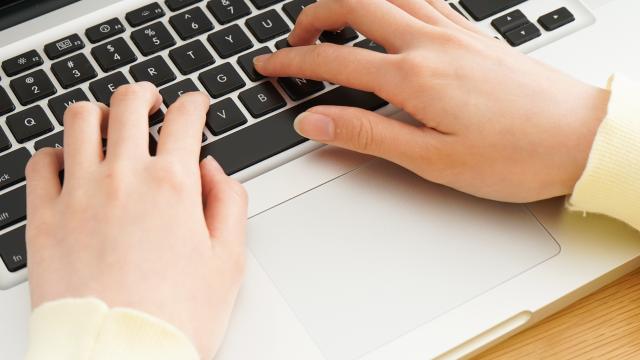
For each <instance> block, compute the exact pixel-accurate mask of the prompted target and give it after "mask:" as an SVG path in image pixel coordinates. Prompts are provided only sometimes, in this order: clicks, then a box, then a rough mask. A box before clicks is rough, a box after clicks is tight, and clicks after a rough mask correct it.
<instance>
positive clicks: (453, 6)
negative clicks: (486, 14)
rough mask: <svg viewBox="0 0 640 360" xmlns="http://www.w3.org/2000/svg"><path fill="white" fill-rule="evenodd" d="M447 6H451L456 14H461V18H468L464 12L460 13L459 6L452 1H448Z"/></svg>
mask: <svg viewBox="0 0 640 360" xmlns="http://www.w3.org/2000/svg"><path fill="white" fill-rule="evenodd" d="M449 6H451V8H452V9H453V10H454V11H455V12H457V13H458V14H460V15H462V17H463V18H465V19H467V20H469V18H467V16H466V15H465V14H463V13H462V10H460V8H459V7H458V6H457V5H456V4H454V3H449Z"/></svg>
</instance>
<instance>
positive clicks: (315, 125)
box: [293, 112, 335, 141]
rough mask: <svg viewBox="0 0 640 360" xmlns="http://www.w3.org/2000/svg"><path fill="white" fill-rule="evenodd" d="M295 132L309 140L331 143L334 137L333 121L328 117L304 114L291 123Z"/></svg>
mask: <svg viewBox="0 0 640 360" xmlns="http://www.w3.org/2000/svg"><path fill="white" fill-rule="evenodd" d="M293 127H294V128H295V129H296V131H297V132H298V133H299V134H300V135H302V136H304V137H307V138H309V139H312V140H318V141H331V140H333V139H334V137H335V126H334V124H333V119H331V118H330V117H328V116H325V115H321V114H316V113H311V112H305V113H302V114H300V115H298V117H297V118H296V120H295V121H294V122H293Z"/></svg>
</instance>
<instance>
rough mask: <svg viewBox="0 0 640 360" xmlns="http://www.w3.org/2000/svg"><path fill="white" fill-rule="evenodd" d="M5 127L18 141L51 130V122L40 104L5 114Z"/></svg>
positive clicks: (26, 139)
mask: <svg viewBox="0 0 640 360" xmlns="http://www.w3.org/2000/svg"><path fill="white" fill-rule="evenodd" d="M7 127H8V128H9V130H10V131H11V133H12V134H13V137H15V138H16V140H17V141H18V142H19V143H24V142H27V141H29V140H32V139H35V138H37V137H39V136H41V135H44V134H46V133H48V132H50V131H52V130H53V124H52V123H51V121H50V120H49V117H48V116H47V114H46V113H45V112H44V110H43V109H42V107H41V106H40V105H36V106H33V107H30V108H28V109H26V110H22V111H20V112H17V113H15V114H13V115H9V116H7Z"/></svg>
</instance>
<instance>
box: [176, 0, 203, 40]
mask: <svg viewBox="0 0 640 360" xmlns="http://www.w3.org/2000/svg"><path fill="white" fill-rule="evenodd" d="M169 23H171V26H173V29H174V30H175V31H176V32H177V33H178V36H180V38H181V39H182V40H187V39H191V38H193V37H196V36H198V35H200V34H204V33H207V32H209V31H211V30H213V23H212V22H211V20H209V18H208V17H207V15H206V14H205V13H204V11H202V9H200V8H199V7H194V8H191V9H189V10H187V11H185V12H182V13H180V14H176V15H173V16H172V17H171V18H170V19H169Z"/></svg>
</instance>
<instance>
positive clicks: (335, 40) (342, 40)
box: [320, 27, 358, 45]
mask: <svg viewBox="0 0 640 360" xmlns="http://www.w3.org/2000/svg"><path fill="white" fill-rule="evenodd" d="M357 38H358V33H357V32H356V31H355V30H353V28H350V27H346V28H344V29H342V30H340V31H324V32H323V33H322V34H321V35H320V41H322V42H324V43H332V44H338V45H344V44H346V43H349V42H352V41H353V40H355V39H357Z"/></svg>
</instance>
